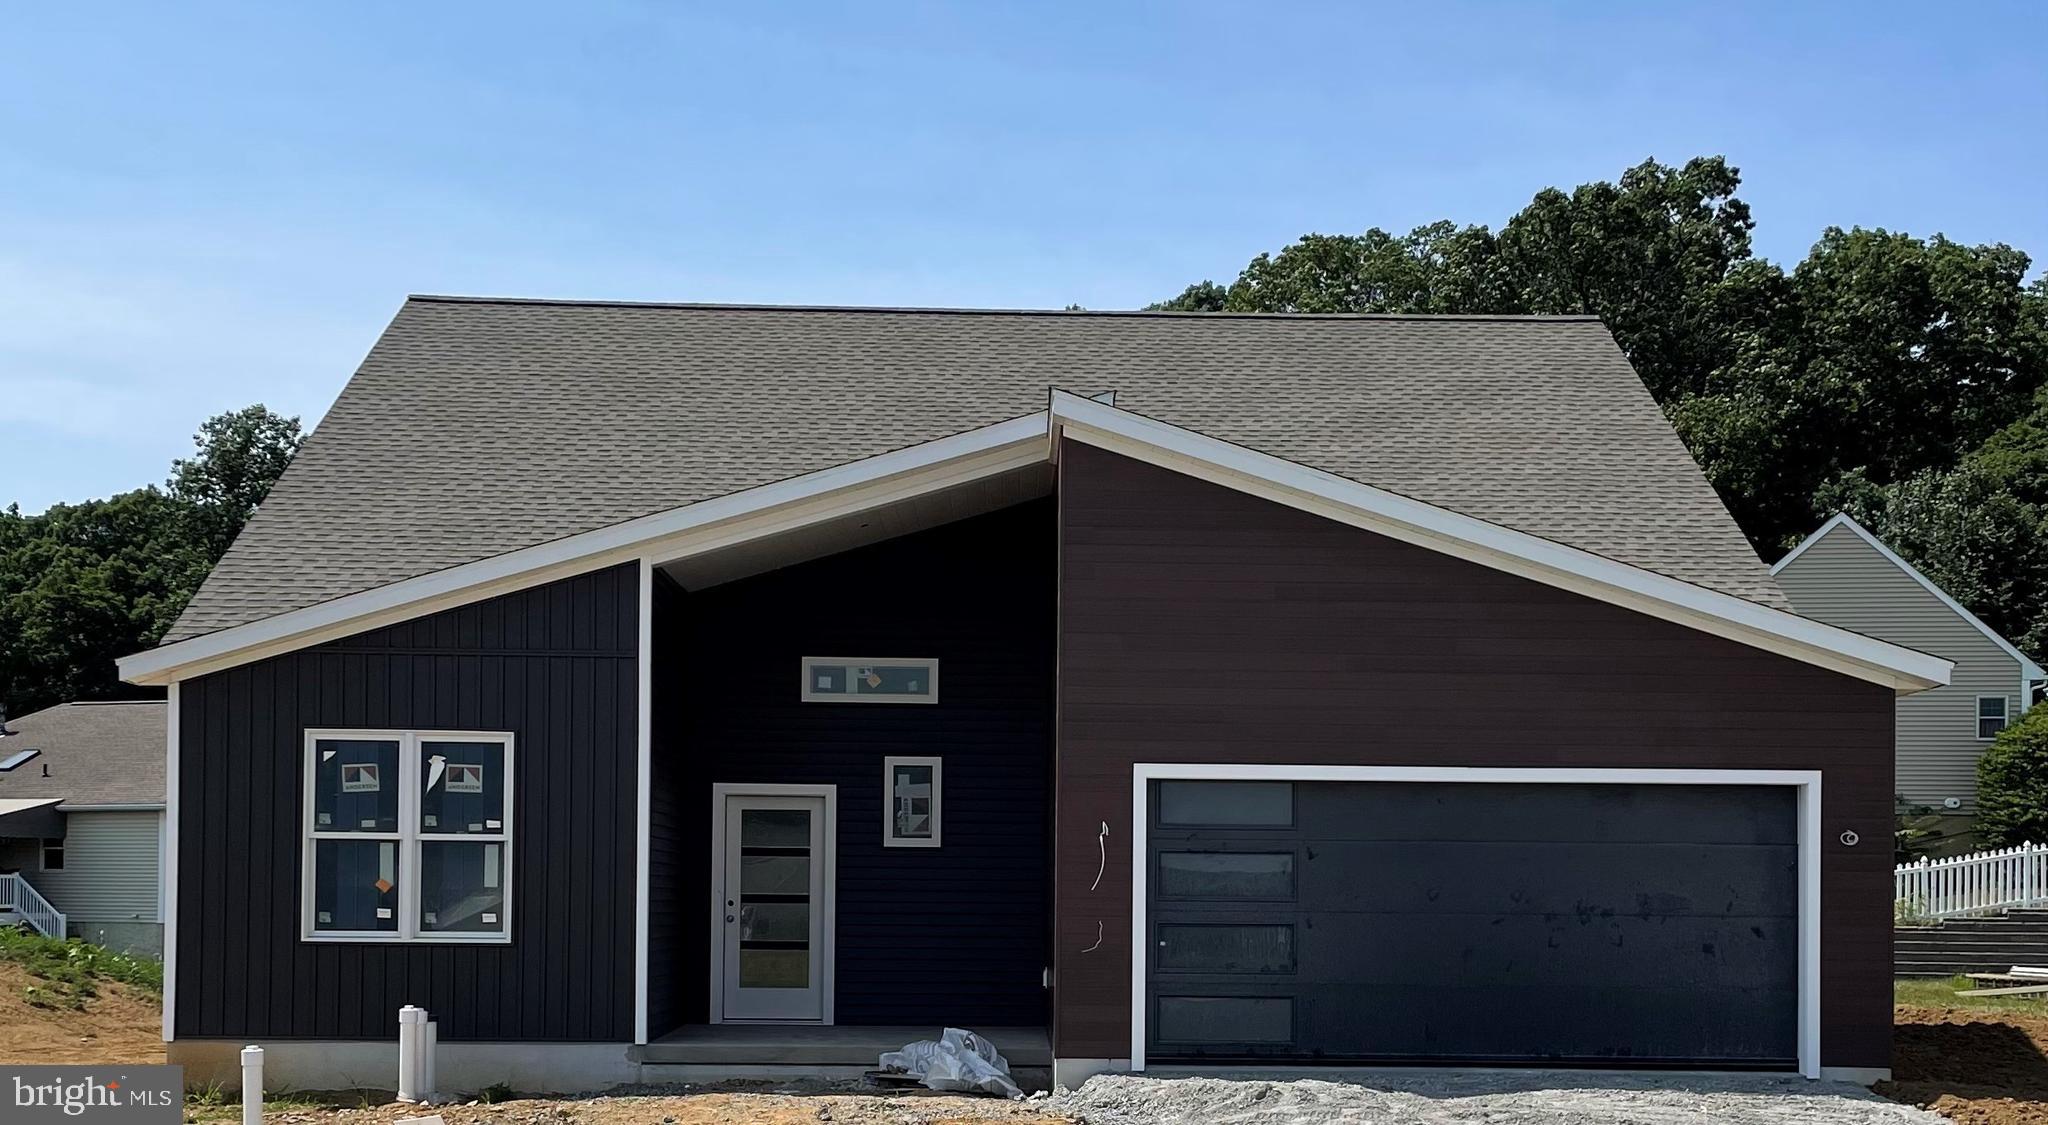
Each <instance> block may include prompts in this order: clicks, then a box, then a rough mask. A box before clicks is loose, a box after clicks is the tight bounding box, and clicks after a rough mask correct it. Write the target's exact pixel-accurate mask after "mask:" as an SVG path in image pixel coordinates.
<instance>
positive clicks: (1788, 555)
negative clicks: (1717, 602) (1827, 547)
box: [1771, 512, 2044, 704]
mask: <svg viewBox="0 0 2048 1125" xmlns="http://www.w3.org/2000/svg"><path fill="white" fill-rule="evenodd" d="M1838 527H1842V528H1847V529H1848V530H1850V531H1852V532H1854V533H1855V534H1856V535H1857V536H1859V537H1861V538H1862V540H1863V541H1864V542H1865V543H1868V544H1870V545H1871V547H1873V548H1875V549H1876V551H1877V553H1878V554H1880V555H1883V556H1884V558H1885V561H1886V562H1889V563H1891V564H1892V565H1893V566H1895V567H1898V568H1899V569H1900V570H1903V571H1905V572H1906V575H1907V576H1908V577H1910V578H1911V579H1912V580H1913V581H1915V582H1918V583H1919V584H1920V586H1921V588H1922V589H1924V590H1926V591H1927V592H1928V593H1930V594H1933V595H1934V596H1935V597H1937V598H1940V599H1941V604H1943V605H1945V606H1947V607H1948V608H1949V609H1950V610H1951V611H1952V612H1954V613H1955V615H1956V616H1957V617H1960V618H1962V619H1963V620H1964V621H1967V622H1969V623H1970V626H1971V627H1972V628H1974V629H1976V630H1977V631H1978V632H1979V633H1982V634H1984V636H1985V639H1987V640H1989V641H1990V642H1991V643H1992V644H1995V645H1997V646H1998V647H1999V648H2000V649H2002V650H2003V651H2004V652H2005V654H2006V655H2007V656H2010V657H2012V658H2013V659H2014V660H2016V661H2018V662H2019V665H2020V678H2021V679H2022V680H2038V679H2041V678H2043V676H2044V673H2043V672H2042V671H2041V666H2040V665H2039V664H2036V663H2034V662H2033V661H2032V660H2029V659H2027V654H2026V653H2024V652H2021V651H2020V650H2019V647H2018V646H2017V645H2014V644H2013V643H2012V642H2011V641H2008V640H2006V639H2005V638H2004V637H2001V636H1999V635H1998V631H1997V630H1996V629H1993V628H1992V627H1991V626H1989V625H1986V624H1984V621H1983V619H1982V618H1980V617H1978V616H1977V615H1976V614H1974V613H1971V612H1970V611H1969V610H1968V609H1965V608H1964V607H1963V603H1961V602H1959V601H1957V600H1955V599H1954V598H1952V597H1950V596H1949V593H1948V591H1947V590H1944V589H1942V588H1941V587H1940V586H1937V585H1935V584H1934V581H1933V580H1932V579H1930V578H1928V577H1927V576H1926V575H1924V574H1922V573H1920V569H1919V568H1918V567H1916V566H1914V565H1913V564H1912V563H1909V562H1907V561H1906V560H1905V559H1902V558H1900V557H1899V555H1898V552H1896V551H1894V550H1892V549H1891V548H1890V547H1887V546H1885V545H1884V540H1882V539H1879V538H1878V537H1877V536H1875V535H1872V534H1871V533H1870V529H1869V528H1867V527H1864V526H1863V525H1862V524H1860V523H1857V522H1856V520H1855V519H1854V518H1852V517H1851V516H1850V515H1849V513H1847V512H1836V513H1835V514H1834V515H1833V516H1832V517H1830V518H1829V520H1828V522H1826V523H1824V524H1821V525H1820V530H1818V531H1816V532H1814V533H1813V534H1812V535H1809V536H1807V537H1806V538H1804V539H1802V540H1800V541H1799V545H1798V546H1797V547H1794V548H1792V549H1791V550H1789V551H1787V552H1785V557H1784V558H1782V559H1779V560H1778V561H1777V562H1775V563H1773V564H1771V573H1772V574H1776V573H1778V572H1779V571H1781V570H1783V569H1785V566H1786V564H1788V563H1790V562H1791V561H1792V560H1793V559H1796V558H1798V557H1799V556H1801V555H1803V554H1805V553H1806V549H1807V548H1808V547H1811V546H1813V545H1814V544H1815V543H1818V542H1820V541H1821V540H1822V539H1823V538H1825V537H1826V536H1827V533H1828V532H1830V531H1833V530H1834V529H1836V528H1838ZM2020 702H2021V703H2022V704H2024V703H2025V702H2026V701H2025V700H2024V699H2022V700H2021V701H2020Z"/></svg>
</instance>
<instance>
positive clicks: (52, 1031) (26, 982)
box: [0, 962, 164, 1063]
mask: <svg viewBox="0 0 2048 1125" xmlns="http://www.w3.org/2000/svg"><path fill="white" fill-rule="evenodd" d="M96 988H97V991H98V993H99V994H98V995H97V996H92V997H88V998H86V999H85V1000H83V1001H82V1002H83V1004H84V1007H83V1008H74V1007H72V1006H71V1005H70V1002H69V1001H68V1000H67V999H64V998H61V997H56V996H54V995H52V993H51V989H50V987H49V984H48V982H45V981H39V980H37V979H36V978H35V977H32V976H30V975H29V974H28V973H27V972H26V971H25V970H23V969H22V967H21V966H19V965H13V964H8V963H6V962H0V1062H8V1063H160V1062H162V1061H164V1044H163V1034H162V1029H163V1016H162V1011H163V1009H162V1007H161V1006H160V1004H159V1002H158V1000H157V998H156V997H155V996H153V995H151V994H150V993H148V992H147V991H144V990H143V989H140V988H130V987H129V986H128V985H125V984H116V983H113V982H111V981H101V982H99V983H98V984H97V986H96ZM38 999H40V1000H42V1003H40V1004H39V1003H37V1002H36V1001H37V1000H38Z"/></svg>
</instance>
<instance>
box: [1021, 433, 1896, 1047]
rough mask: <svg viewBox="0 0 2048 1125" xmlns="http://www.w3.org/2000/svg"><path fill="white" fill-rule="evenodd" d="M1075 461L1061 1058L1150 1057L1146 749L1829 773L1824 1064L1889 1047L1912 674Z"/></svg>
mask: <svg viewBox="0 0 2048 1125" xmlns="http://www.w3.org/2000/svg"><path fill="white" fill-rule="evenodd" d="M1060 456H1061V462H1060V485H1059V507H1060V626H1059V629H1060V637H1059V717H1058V747H1057V754H1058V781H1057V794H1056V800H1057V810H1056V827H1055V831H1054V837H1053V838H1054V846H1055V849H1056V855H1055V903H1056V910H1057V916H1056V928H1057V935H1056V946H1055V952H1054V956H1055V963H1056V969H1057V991H1056V994H1055V1018H1054V1029H1053V1037H1054V1049H1055V1053H1056V1054H1058V1055H1060V1056H1061V1057H1066V1058H1124V1057H1128V1056H1129V1054H1130V1046H1131V1039H1130V1007H1131V1005H1130V1001H1131V996H1130V981H1131V973H1130V948H1131V942H1130V924H1131V910H1130V902H1131V885H1130V872H1131V848H1132V846H1133V844H1134V843H1135V841H1134V840H1133V839H1132V826H1131V766H1132V764H1133V763H1136V762H1284V763H1290V764H1297V763H1298V764H1347V765H1458V766H1522V767H1529V766H1539V767H1540V766H1569V767H1607V768H1620V767H1635V768H1660V767H1661V768H1696V769H1704V768H1722V769H1818V770H1822V771H1824V778H1823V781H1822V817H1821V836H1822V858H1821V879H1822V886H1821V935H1822V937H1821V940H1822V962H1823V968H1822V975H1821V1063H1822V1065H1824V1066H1830V1067H1887V1066H1889V1065H1890V1059H1891V1047H1890V1039H1891V984H1890V981H1891V911H1890V899H1891V886H1890V879H1891V850H1890V848H1889V847H1888V846H1887V841H1889V840H1890V838H1891V837H1890V832H1891V807H1892V753H1891V746H1892V715H1893V707H1892V703H1893V696H1892V693H1891V692H1890V691H1889V690H1887V689H1885V688H1882V687H1878V686H1876V685H1872V684H1868V683H1864V682H1862V681H1859V680H1855V679H1851V678H1849V677H1847V676H1841V675H1837V674H1834V673H1831V672H1827V671H1823V670H1821V669H1819V668H1815V667H1813V666H1811V665H1807V664H1803V663H1799V662H1796V661H1792V660H1788V659H1785V658H1782V657H1779V656H1775V655H1773V654H1770V653H1767V652H1763V651H1761V650H1759V649H1754V648H1750V647H1747V646H1744V645H1740V644H1736V643H1735V642H1733V641H1728V640H1723V639H1721V638H1718V637H1714V636H1710V635H1708V634H1706V633H1700V632H1696V631H1693V630H1690V629H1686V628H1683V627H1681V626H1678V625H1673V624H1670V623H1668V622H1664V621H1659V620H1657V619H1655V618H1651V617H1647V616H1644V615H1641V614H1638V613H1634V612H1631V611H1629V610H1626V609H1622V608H1620V607H1617V606H1612V605H1608V604H1605V603H1602V602H1597V601H1594V600H1591V599H1588V598H1585V597H1581V596H1579V595H1576V594H1571V593H1567V592H1565V591H1562V590H1558V589H1554V588H1552V587H1549V586H1544V585H1541V584H1538V583H1535V582H1531V581H1528V580H1526V579H1522V578H1517V577H1515V576H1513V575H1509V574H1505V573H1501V572H1499V571H1495V570H1491V569H1488V568H1485V567H1482V566H1478V565H1476V564H1473V563H1467V562H1463V561H1461V560H1458V559H1453V558H1450V557H1448V556H1445V555H1441V554H1437V553H1435V552H1432V551H1428V550H1425V549H1423V548H1419V547H1414V546H1410V545H1408V544H1405V543H1401V542H1398V541H1395V540H1392V539H1388V538H1385V537H1383V536H1379V535H1375V534H1372V533H1370V532H1367V531H1362V530H1359V529H1357V528H1352V527H1347V526H1344V525H1342V524H1338V523H1335V522H1332V521H1329V520H1325V519H1322V518H1320V517H1318V516H1313V515H1310V514H1308V513H1306V512H1300V511H1296V510H1294V509H1292V508H1288V507H1285V506H1282V505H1279V504H1274V503H1270V502H1268V501H1264V500H1260V499H1257V498H1255V497H1251V496H1247V495H1244V494H1243V493H1239V492H1235V491H1232V490H1229V489H1226V488H1222V487H1220V486H1216V485H1211V484H1207V483H1205V482H1202V481H1198V480H1195V479H1192V478H1190V477H1186V476H1182V475H1180V474H1177V473H1173V472H1171V471H1168V470H1165V469H1161V468H1157V467H1154V466H1151V465H1147V464H1144V463H1141V462H1138V461H1134V460H1131V459H1129V458H1125V457H1121V456H1118V455H1116V454H1113V453H1107V452H1104V451H1102V450H1099V449H1096V448H1094V447H1092V446H1087V445H1082V444H1080V443H1077V442H1072V441H1068V442H1066V443H1064V445H1063V447H1062V448H1061V450H1060ZM1105 822H1106V823H1107V824H1108V825H1109V826H1110V834H1109V838H1108V864H1107V868H1106V870H1105V871H1104V872H1103V875H1102V881H1101V885H1100V886H1099V887H1097V888H1096V889H1094V890H1093V891H1091V890H1090V889H1089V884H1090V883H1091V882H1093V881H1094V880H1095V878H1096V871H1097V867H1098V864H1099V859H1098V852H1097V850H1096V837H1097V833H1098V831H1099V829H1100V826H1101V825H1102V824H1103V823H1105ZM1845 830H1854V831H1855V832H1856V833H1858V834H1859V835H1860V836H1861V837H1862V840H1863V842H1862V843H1861V844H1860V845H1859V846H1857V847H1853V848H1852V847H1848V846H1845V845H1843V844H1842V843H1841V842H1840V839H1839V837H1840V836H1841V834H1842V833H1843V832H1844V831H1845ZM1098 927H1099V928H1098ZM1098 937H1099V939H1100V945H1099V946H1098V945H1096V943H1097V941H1098ZM1090 946H1096V948H1094V949H1093V950H1092V951H1087V950H1089V947H1090Z"/></svg>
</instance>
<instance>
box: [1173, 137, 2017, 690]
mask: <svg viewBox="0 0 2048 1125" xmlns="http://www.w3.org/2000/svg"><path fill="white" fill-rule="evenodd" d="M1740 187H1741V177H1740V175H1739V173H1738V172H1737V170H1736V169H1735V168H1734V167H1733V166H1731V165H1730V164H1729V163H1728V162H1727V161H1726V160H1725V159H1723V158H1721V157H1700V158H1696V159H1693V160H1689V161H1687V162H1685V163H1684V164H1683V165H1681V166H1678V167H1672V166H1669V165H1664V164H1660V163H1658V162H1656V161H1654V160H1649V161H1644V162H1643V163H1641V164H1638V165H1637V166H1635V167H1633V168H1630V169H1628V170H1627V171H1625V172H1623V173H1622V175H1621V176H1620V177H1619V178H1618V180H1617V181H1615V182H1612V183H1608V182H1598V183H1590V184H1583V185H1581V186H1579V187H1577V188H1575V189H1573V190H1572V191H1570V192H1565V191H1560V190H1557V189H1545V190H1543V191H1540V192H1538V193H1536V195H1535V197H1534V198H1533V199H1532V200H1531V201H1530V203H1529V205H1528V206H1527V207H1524V208H1523V209H1522V210H1521V211H1520V212H1518V213H1516V214H1515V215H1514V216H1513V217H1511V218H1510V219H1509V220H1508V221H1507V223H1506V224H1505V225H1504V226H1503V227H1501V229H1500V232H1499V233H1498V234H1497V235H1496V234H1492V233H1489V231H1488V230H1487V228H1485V227H1483V226H1458V225H1456V224H1453V223H1449V222H1440V223H1433V224H1429V225H1426V226H1422V227H1417V228H1415V229H1414V230H1413V231H1410V232H1409V233H1408V234H1407V235H1402V236H1396V235H1392V234H1389V233H1388V232H1386V231H1383V230H1379V229H1377V228H1375V229H1370V230H1367V231H1366V232H1365V233H1364V234H1361V235H1323V234H1315V235H1309V236H1307V237H1305V238H1303V239H1301V240H1300V241H1298V242H1296V243H1294V244H1292V245H1290V246H1287V247H1284V248H1282V249H1281V250H1279V251H1278V252H1276V253H1272V254H1261V255H1259V256H1258V257H1256V258H1254V259H1252V261H1251V262H1250V263H1249V264H1248V265H1246V267H1245V268H1244V270H1243V271H1241V272H1240V273H1239V275H1238V277H1237V280H1236V281H1234V282H1233V283H1232V284H1231V285H1230V286H1229V287H1228V288H1225V287H1223V286H1219V285H1217V284H1215V283H1213V282H1206V281H1205V282H1203V283H1201V284H1200V285H1195V286H1190V287H1189V288H1188V289H1187V290H1186V291H1184V292H1182V293H1181V294H1180V295H1179V296H1177V297H1175V298H1173V299H1172V300H1170V301H1166V302H1162V303H1161V304H1160V305H1159V306H1155V307H1162V308H1177V309H1186V310H1194V311H1221V310H1241V311H1291V312H1437V313H1524V312H1526V313H1591V314H1594V315H1597V316H1599V317H1600V318H1601V319H1602V320H1603V321H1604V322H1605V323H1606V324H1607V326H1608V327H1609V328H1610V329H1611V330H1612V331H1613V333H1614V336H1615V340H1616V341H1617V342H1618V343H1619V344H1620V345H1621V347H1622V349H1623V350H1624V351H1625V352H1627V354H1628V356H1629V358H1630V360H1631V361H1632V362H1633V363H1634V365H1635V368H1636V370H1637V371H1638V372H1639V373H1641V375H1642V377H1643V381H1644V383H1645V384H1646V385H1647V386H1648V388H1649V390H1650V392H1651V394H1652V395H1653V396H1654V397H1655V398H1656V400H1657V401H1658V403H1659V404H1661V405H1662V406H1663V407H1664V409H1665V412H1666V413H1667V414H1668V415H1669V416H1670V418H1671V420H1672V423H1673V425H1674V426H1675V427H1676V428H1677V430H1678V432H1679V435H1680V437H1682V438H1683V439H1684V440H1685V443H1686V445H1687V447H1688V448H1689V449H1690V450H1691V451H1692V454H1693V457H1694V458H1695V459H1696V460H1698V461H1699V463H1700V465H1701V467H1702V468H1703V469H1704V470H1705V471H1706V474H1707V478H1708V479H1709V480H1710V481H1712V482H1713V484H1714V486H1715V488H1716V489H1718V490H1719V492H1720V494H1721V497H1722V499H1723V501H1725V502H1726V503H1727V505H1728V507H1729V510H1730V511H1731V512H1732V513H1733V514H1734V516H1735V518H1736V521H1737V522H1738V523H1739V524H1740V525H1741V526H1742V529H1743V530H1744V532H1746V533H1747V534H1748V536H1749V538H1750V541H1751V542H1752V543H1753V544H1754V545H1755V546H1756V548H1757V551H1758V553H1759V555H1761V556H1763V557H1765V558H1776V557H1777V556H1778V555H1780V554H1781V553H1783V551H1784V550H1786V549H1787V548H1789V547H1790V546H1791V545H1792V544H1793V543H1794V542H1796V541H1797V540H1798V539H1799V538H1800V537H1801V536H1803V535H1805V534H1806V533H1807V532H1809V531H1811V530H1812V529H1813V528H1814V527H1815V526H1816V525H1817V524H1819V523H1820V522H1821V521H1822V520H1823V519H1825V518H1826V516H1827V515H1828V514H1830V513H1831V512H1832V511H1833V510H1835V508H1836V507H1838V506H1842V505H1845V504H1846V505H1850V506H1856V507H1860V509H1861V510H1866V511H1873V512H1881V513H1890V515H1889V517H1888V522H1887V519H1885V518H1878V520H1877V522H1878V524H1880V525H1883V526H1886V527H1890V528H1893V532H1892V534H1888V535H1887V538H1891V537H1892V535H1893V534H1895V535H1896V536H1898V537H1900V538H1903V539H1904V540H1906V541H1907V542H1910V543H1922V544H1924V545H1925V546H1924V547H1921V548H1917V549H1918V550H1920V551H1921V552H1922V554H1921V555H1920V556H1917V557H1916V555H1915V554H1913V553H1910V552H1909V553H1907V558H1908V559H1909V561H1913V562H1914V563H1916V565H1917V564H1919V563H1921V562H1923V561H1927V562H1928V567H1927V569H1928V573H1929V574H1930V576H1936V577H1937V580H1938V581H1944V582H1946V581H1954V582H1956V583H1957V584H1958V585H1959V586H1961V587H1963V588H1966V589H1969V590H1972V591H1977V593H1976V594H1974V595H1972V596H1964V594H1963V593H1962V591H1961V590H1958V591H1957V595H1958V597H1960V598H1962V600H1963V601H1964V602H1965V604H1968V605H1970V606H1971V607H1972V609H1973V610H1976V611H1977V612H1978V613H1979V614H1980V615H1982V616H1983V617H1984V618H1985V619H1986V620H1987V621H1991V622H1993V623H1994V624H1999V623H2001V622H2007V623H2011V624H2010V626H2009V627H2010V628H2011V629H2012V630H2013V631H2012V632H2010V633H2008V635H2009V636H2013V637H2015V638H2020V637H2027V638H2030V640H2029V641H2028V642H2027V643H2028V644H2030V645H2031V646H2032V648H2031V649H2030V651H2032V652H2035V653H2039V652H2040V651H2041V648H2042V646H2043V645H2048V638H2044V637H2043V636H2042V632H2041V625H2040V620H2041V617H2042V613H2041V610H2040V608H2039V600H2038V599H2039V598H2040V597H2041V596H2042V595H2039V594H2035V593H2033V592H2032V591H2034V590H2037V589H2041V588H2042V584H2041V583H2040V582H2039V581H2038V564H2037V563H2036V562H2035V561H2033V560H2034V559H2035V558H2036V556H2037V554H2038V549H2037V548H2036V547H2035V546H2034V544H2038V543H2039V542H2040V541H2041V536H2040V535H2039V534H2038V529H2039V526H2040V525H2039V523H2038V519H2037V513H2038V508H2037V507H2035V505H2036V504H2037V503H2038V501H2037V500H2033V499H2029V497H2033V496H2037V495H2038V494H2039V491H2040V489H2041V487H2042V485H2041V479H2042V474H2043V470H2042V468H2041V466H2040V464H2039V461H2038V459H2037V458H2036V457H2035V455H2034V454H2033V453H2032V452H2030V451H2031V450H2033V449H2035V448H2036V446H2035V444H2034V439H2033V438H2032V437H2030V436H2029V435H2030V434H2031V433H2033V432H2034V431H2033V430H2028V429H2026V428H2025V427H2022V429H2021V430H2018V431H2013V432H2011V433H2007V432H2006V428H2007V427H2010V426H2013V425H2014V424H2015V423H2016V422H2017V421H2018V420H2019V419H2021V417H2022V416H2023V415H2025V414H2026V412H2027V411H2028V409H2029V402H2030V400H2031V399H2032V396H2033V395H2034V394H2035V393H2036V392H2037V391H2038V390H2039V389H2040V388H2041V387H2043V386H2044V385H2048V278H2043V279H2037V280H2036V281H2035V282H2034V283H2033V284H2032V285H2031V286H2028V285H2027V284H2026V283H2025V278H2026V274H2027V271H2028V269H2029V266H2030V263H2029V260H2028V258H2027V256H2026V255H2025V254H2023V253H2021V252H2019V251H2018V250H2015V249H2013V248H2012V247H2010V246H2005V245H2002V244H1990V245H1982V246H1971V245H1966V244H1963V243H1958V242H1953V241H1950V240H1949V239H1947V238H1944V237H1942V236H1940V235H1935V236H1934V237H1932V238H1925V239H1923V238H1916V237H1913V236H1911V235H1907V234H1901V233H1897V232H1892V231H1883V230H1861V229H1852V230H1842V229H1839V228H1829V229H1828V230H1827V231H1825V232H1824V233H1823V234H1822V236H1821V238H1820V239H1819V241H1817V242H1816V243H1815V244H1814V246H1813V248H1812V250H1811V251H1810V252H1809V253H1808V254H1807V256H1806V258H1805V259H1804V260H1803V261H1801V262H1800V263H1799V264H1798V265H1797V266H1796V267H1794V268H1793V269H1791V270H1790V271H1789V272H1788V271H1787V270H1785V269H1782V268H1780V267H1779V266H1777V265H1775V264H1773V263H1770V262H1767V261H1763V260H1760V259H1757V258H1755V257H1754V256H1753V255H1752V253H1751V247H1750V231H1751V229H1752V227H1753V226H1754V222H1753V220H1752V218H1751V215H1750V209H1749V206H1748V204H1746V203H1745V202H1743V201H1742V200H1741V199H1740V198H1739V197H1738V195H1737V194H1736V193H1737V191H1738V190H1739V189H1740ZM2030 425H2032V426H2033V427H2035V428H2036V429H2038V427H2039V426H2040V425H2041V423H2039V422H2035V423H2030ZM1994 435H2004V436H2001V437H1997V438H1994ZM1980 447H1982V448H1983V449H1984V450H1985V451H1986V456H1985V457H1984V458H1982V459H1979V458H1977V457H1976V452H1977V451H1978V450H1979V449H1980ZM1966 461H1967V462H1969V463H1968V465H1967V467H1965V462H1966ZM1859 497H1860V498H1861V499H1858V498H1859ZM1895 546H1897V544H1895ZM1901 549H1902V550H1904V548H1901ZM2000 627H2001V628H2006V627H2008V626H2006V625H2000Z"/></svg>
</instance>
